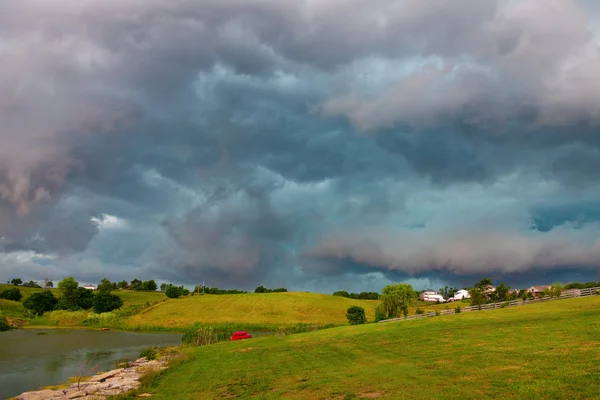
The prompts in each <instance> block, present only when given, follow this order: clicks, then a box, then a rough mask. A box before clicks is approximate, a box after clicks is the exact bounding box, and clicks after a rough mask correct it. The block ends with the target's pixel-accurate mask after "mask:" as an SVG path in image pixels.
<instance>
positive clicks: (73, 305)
mask: <svg viewBox="0 0 600 400" xmlns="http://www.w3.org/2000/svg"><path fill="white" fill-rule="evenodd" d="M78 287H79V282H77V281H76V280H75V278H73V277H72V276H69V277H66V278H65V279H63V280H62V281H60V282H58V288H59V289H60V291H61V292H62V297H61V298H60V308H61V309H64V310H77V308H78V305H77V296H78V292H77V288H78ZM83 290H87V289H83Z"/></svg>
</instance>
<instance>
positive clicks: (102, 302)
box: [93, 292, 123, 314]
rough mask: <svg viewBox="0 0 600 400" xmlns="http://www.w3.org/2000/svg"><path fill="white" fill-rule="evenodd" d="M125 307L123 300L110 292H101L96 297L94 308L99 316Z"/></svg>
mask: <svg viewBox="0 0 600 400" xmlns="http://www.w3.org/2000/svg"><path fill="white" fill-rule="evenodd" d="M121 306H123V299H121V298H120V297H119V296H117V295H114V294H110V292H100V293H98V294H96V295H95V296H94V300H93V308H94V312H95V313H97V314H100V313H103V312H110V311H112V310H116V309H118V308H121Z"/></svg>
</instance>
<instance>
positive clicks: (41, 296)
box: [23, 290, 58, 315]
mask: <svg viewBox="0 0 600 400" xmlns="http://www.w3.org/2000/svg"><path fill="white" fill-rule="evenodd" d="M57 305H58V299H57V298H56V297H54V295H53V294H52V292H51V291H49V290H44V291H43V292H35V293H33V294H32V295H31V296H29V297H28V298H26V299H25V300H23V307H25V308H26V309H28V310H30V311H32V312H34V313H35V314H37V315H42V314H44V313H45V312H47V311H52V310H55V309H56V306H57Z"/></svg>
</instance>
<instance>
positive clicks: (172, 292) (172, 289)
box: [165, 286, 183, 299]
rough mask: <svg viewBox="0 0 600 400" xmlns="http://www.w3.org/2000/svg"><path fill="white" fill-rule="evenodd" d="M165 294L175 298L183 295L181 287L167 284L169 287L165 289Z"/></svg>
mask: <svg viewBox="0 0 600 400" xmlns="http://www.w3.org/2000/svg"><path fill="white" fill-rule="evenodd" d="M165 294H166V295H167V297H168V298H170V299H176V298H178V297H179V296H182V295H183V289H181V288H180V287H177V286H169V288H168V289H167V290H166V291H165Z"/></svg>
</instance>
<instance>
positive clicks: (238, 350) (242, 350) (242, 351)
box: [230, 347, 254, 353]
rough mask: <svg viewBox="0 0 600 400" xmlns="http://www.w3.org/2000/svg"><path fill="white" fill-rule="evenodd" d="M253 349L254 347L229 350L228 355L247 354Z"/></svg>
mask: <svg viewBox="0 0 600 400" xmlns="http://www.w3.org/2000/svg"><path fill="white" fill-rule="evenodd" d="M253 349H254V347H246V348H245V349H237V350H231V351H230V353H247V352H249V351H251V350H253Z"/></svg>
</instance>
